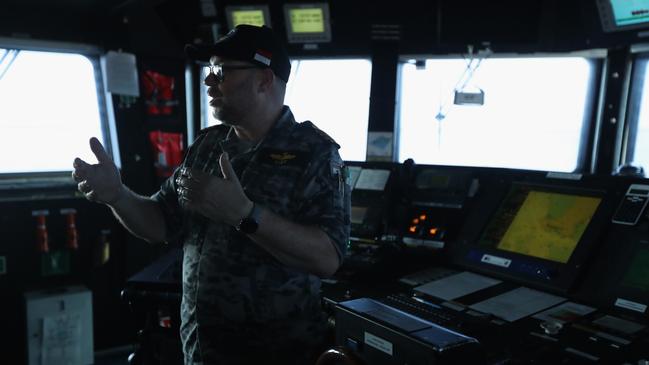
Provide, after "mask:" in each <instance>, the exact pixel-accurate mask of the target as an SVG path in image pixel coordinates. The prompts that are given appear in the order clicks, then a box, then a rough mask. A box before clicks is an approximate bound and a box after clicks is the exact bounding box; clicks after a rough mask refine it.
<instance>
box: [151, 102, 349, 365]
mask: <svg viewBox="0 0 649 365" xmlns="http://www.w3.org/2000/svg"><path fill="white" fill-rule="evenodd" d="M338 148H339V146H338V145H337V144H336V143H335V142H334V141H333V140H332V139H331V138H330V137H329V136H327V135H326V134H325V133H324V132H322V131H320V130H319V129H317V128H316V127H315V126H314V125H313V124H312V123H311V122H303V123H296V121H295V119H294V117H293V114H292V113H291V111H290V109H289V108H288V107H286V106H285V107H284V110H283V111H282V114H281V116H280V118H279V120H278V121H277V122H276V124H275V125H274V126H273V128H272V129H271V130H270V131H269V133H268V134H267V135H266V136H265V137H264V139H262V140H261V141H260V142H259V143H257V144H256V145H251V144H246V143H244V142H242V141H240V140H239V139H238V137H237V136H236V134H235V133H234V130H233V129H232V128H231V127H228V126H225V125H218V126H214V127H210V128H207V129H204V130H203V131H201V132H200V134H199V136H198V137H197V139H196V141H195V142H194V144H193V145H192V146H191V147H190V149H189V151H188V153H187V155H186V157H185V160H184V161H183V165H182V166H181V167H183V166H186V167H191V168H194V169H201V170H203V171H206V172H208V173H210V174H213V175H215V176H222V175H221V169H220V166H219V161H218V160H219V156H220V154H221V153H222V152H228V154H229V156H230V161H231V163H232V167H233V169H234V171H235V172H236V174H237V176H238V177H239V180H240V182H241V185H242V187H243V189H244V191H245V193H246V195H247V196H248V198H249V199H250V200H252V201H254V202H255V203H256V204H258V205H260V206H262V207H263V208H264V209H268V210H271V211H273V212H274V213H276V214H278V215H280V216H283V217H284V218H286V219H288V220H290V221H293V222H295V223H299V224H304V225H317V226H318V227H320V228H321V229H322V230H323V231H324V232H325V233H326V234H327V235H328V236H329V238H330V239H331V242H332V243H333V244H334V246H335V248H336V251H337V253H338V257H339V259H340V260H341V262H342V258H343V255H344V251H345V248H346V245H347V241H348V238H349V225H350V215H349V214H350V213H349V211H350V195H349V186H347V185H346V184H345V173H346V172H345V167H344V165H343V162H342V160H341V158H340V155H339V154H338ZM179 170H180V169H178V170H176V172H175V173H174V175H173V176H171V177H170V178H169V179H168V180H166V181H165V183H163V185H162V187H161V188H160V191H159V192H158V193H156V194H155V195H154V196H153V198H154V199H155V200H157V201H158V202H159V203H160V205H161V207H162V210H163V213H164V216H165V220H166V223H167V227H168V234H169V235H170V237H174V236H175V237H174V238H175V239H180V241H181V242H182V243H183V252H184V257H183V297H182V298H183V299H182V306H181V319H182V323H181V331H180V332H181V339H182V342H183V350H184V352H185V359H186V360H185V361H186V363H199V362H205V363H207V362H217V361H220V360H222V359H221V358H220V357H219V356H221V355H220V354H219V352H222V351H219V349H223V347H224V346H226V345H227V344H228V343H229V342H232V341H244V342H245V344H246V346H247V347H252V346H258V347H261V348H266V347H268V348H279V347H281V346H284V347H286V346H291V345H294V344H295V343H297V342H299V343H306V344H309V343H311V344H315V343H317V342H318V341H320V340H321V339H322V335H323V334H324V326H325V318H324V315H323V313H322V309H321V302H320V279H319V278H318V277H316V276H314V275H312V274H309V273H307V272H304V271H301V270H298V269H293V268H291V267H287V266H285V265H284V264H282V263H280V262H279V261H278V260H277V259H276V258H274V257H273V256H272V255H271V254H269V253H268V251H266V250H265V249H263V248H262V247H260V246H259V245H257V244H256V243H255V242H253V241H252V240H251V239H250V238H249V237H248V236H247V235H245V234H243V233H240V232H238V231H236V229H235V228H234V227H231V226H229V225H227V224H225V223H222V222H214V221H210V220H208V219H207V218H205V217H202V216H199V215H196V214H193V213H188V212H186V211H183V209H182V208H181V207H180V205H179V203H178V196H177V194H176V184H175V179H176V177H177V176H178V174H179V173H180V172H179ZM261 225H262V226H263V221H262V222H261ZM235 339H236V340H235ZM239 343H241V342H239Z"/></svg>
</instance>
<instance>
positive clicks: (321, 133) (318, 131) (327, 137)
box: [300, 120, 340, 148]
mask: <svg viewBox="0 0 649 365" xmlns="http://www.w3.org/2000/svg"><path fill="white" fill-rule="evenodd" d="M300 125H301V126H303V128H308V129H312V130H313V131H314V132H315V133H316V134H317V135H318V136H320V137H321V138H323V139H324V140H325V141H327V142H329V143H331V144H333V145H335V146H336V147H337V148H340V145H339V144H338V143H336V141H335V140H334V139H333V138H331V136H330V135H328V134H327V133H325V132H324V131H323V130H322V129H320V128H318V127H316V125H315V124H313V122H311V121H310V120H307V121H305V122H302V123H300Z"/></svg>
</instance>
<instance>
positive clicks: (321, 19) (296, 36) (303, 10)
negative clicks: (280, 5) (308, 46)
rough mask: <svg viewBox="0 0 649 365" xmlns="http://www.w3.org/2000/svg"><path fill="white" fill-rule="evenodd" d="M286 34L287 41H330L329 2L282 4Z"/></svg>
mask: <svg viewBox="0 0 649 365" xmlns="http://www.w3.org/2000/svg"><path fill="white" fill-rule="evenodd" d="M284 19H285V20H286V36H287V39H288V41H289V43H322V42H330V41H331V24H330V21H329V4H327V3H309V4H284Z"/></svg>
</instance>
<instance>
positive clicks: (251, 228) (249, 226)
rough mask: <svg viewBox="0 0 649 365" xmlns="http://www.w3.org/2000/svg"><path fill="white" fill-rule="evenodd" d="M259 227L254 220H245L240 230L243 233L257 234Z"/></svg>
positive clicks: (242, 221)
mask: <svg viewBox="0 0 649 365" xmlns="http://www.w3.org/2000/svg"><path fill="white" fill-rule="evenodd" d="M258 227H259V223H257V221H256V220H254V219H252V218H244V219H242V220H241V223H239V230H240V231H241V232H243V233H255V232H256V231H257V228H258Z"/></svg>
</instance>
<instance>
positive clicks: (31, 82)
mask: <svg viewBox="0 0 649 365" xmlns="http://www.w3.org/2000/svg"><path fill="white" fill-rule="evenodd" d="M0 44H1V43H0ZM5 47H6V46H5ZM99 70H100V67H99V57H98V52H97V55H96V57H95V58H94V59H93V58H89V57H88V56H86V55H84V54H80V53H73V52H71V51H70V50H66V51H63V52H55V51H36V50H26V49H20V48H16V47H13V46H12V47H6V48H0V129H1V132H0V182H2V183H3V184H10V185H11V184H13V181H20V182H21V184H22V183H24V182H25V180H24V178H25V177H28V178H30V179H28V180H31V179H36V180H39V179H43V178H44V179H45V180H47V181H54V180H56V179H57V176H58V177H59V178H60V179H67V180H69V183H73V181H72V179H71V178H70V171H72V162H73V160H74V158H75V157H80V158H82V159H84V160H86V161H91V162H94V163H96V161H97V160H96V159H95V157H94V155H93V154H92V152H91V151H90V147H89V145H88V140H89V139H90V137H92V136H96V137H97V138H98V139H99V140H100V141H102V143H104V145H106V143H105V142H106V141H107V140H109V139H110V138H109V137H107V136H108V135H109V133H110V132H109V126H108V125H107V124H108V123H107V117H106V116H105V114H106V112H105V108H102V107H100V105H102V104H103V100H104V99H103V95H102V94H101V93H100V90H102V87H101V86H100V85H102V83H101V73H100V72H99ZM106 148H107V150H108V151H109V153H110V151H111V146H106ZM116 162H117V161H116ZM16 178H18V180H16ZM23 185H24V184H23Z"/></svg>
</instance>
